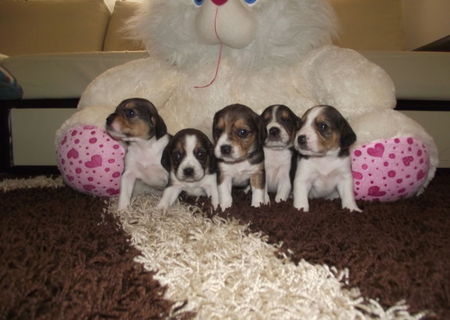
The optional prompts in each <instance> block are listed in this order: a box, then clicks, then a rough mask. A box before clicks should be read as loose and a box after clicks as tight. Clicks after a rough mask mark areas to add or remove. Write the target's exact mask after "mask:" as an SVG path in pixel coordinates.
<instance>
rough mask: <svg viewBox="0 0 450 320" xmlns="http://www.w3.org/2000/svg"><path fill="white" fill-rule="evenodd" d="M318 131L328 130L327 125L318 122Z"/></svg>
mask: <svg viewBox="0 0 450 320" xmlns="http://www.w3.org/2000/svg"><path fill="white" fill-rule="evenodd" d="M318 126H319V130H320V132H325V131H327V130H328V125H327V124H326V123H324V122H320V123H319V124H318Z"/></svg>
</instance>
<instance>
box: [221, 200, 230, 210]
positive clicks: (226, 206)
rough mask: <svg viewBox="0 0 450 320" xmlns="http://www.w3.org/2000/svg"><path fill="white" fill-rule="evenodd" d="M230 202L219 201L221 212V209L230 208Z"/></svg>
mask: <svg viewBox="0 0 450 320" xmlns="http://www.w3.org/2000/svg"><path fill="white" fill-rule="evenodd" d="M231 204H232V202H231V201H229V202H228V201H222V202H221V203H220V209H221V210H222V212H223V211H225V210H227V209H228V208H231Z"/></svg>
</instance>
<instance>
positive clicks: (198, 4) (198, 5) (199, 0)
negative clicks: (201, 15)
mask: <svg viewBox="0 0 450 320" xmlns="http://www.w3.org/2000/svg"><path fill="white" fill-rule="evenodd" d="M192 1H194V4H195V5H196V6H197V7H200V6H201V5H203V2H205V1H204V0H192Z"/></svg>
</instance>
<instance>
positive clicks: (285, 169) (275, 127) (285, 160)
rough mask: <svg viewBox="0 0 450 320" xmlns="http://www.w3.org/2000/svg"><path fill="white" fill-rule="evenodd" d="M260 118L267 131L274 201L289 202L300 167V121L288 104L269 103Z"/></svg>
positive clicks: (267, 161) (269, 185)
mask: <svg viewBox="0 0 450 320" xmlns="http://www.w3.org/2000/svg"><path fill="white" fill-rule="evenodd" d="M261 118H262V119H263V121H264V125H265V127H266V133H267V137H266V139H265V141H264V158H265V159H264V164H265V170H266V185H267V191H268V192H275V193H276V195H275V202H281V201H286V200H287V199H288V198H289V196H290V194H291V190H292V181H293V180H294V175H295V169H296V167H297V157H296V155H297V153H296V152H295V150H294V138H295V134H296V133H297V131H298V130H299V129H300V125H301V120H300V118H299V117H297V116H296V115H295V114H294V112H292V110H291V109H290V108H289V107H287V106H285V105H271V106H268V107H267V108H266V109H265V110H264V111H263V112H262V114H261ZM266 197H269V195H266Z"/></svg>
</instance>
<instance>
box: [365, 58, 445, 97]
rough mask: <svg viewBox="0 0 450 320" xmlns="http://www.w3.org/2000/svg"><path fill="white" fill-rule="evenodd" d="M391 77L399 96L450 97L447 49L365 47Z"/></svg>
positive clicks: (373, 59) (374, 60)
mask: <svg viewBox="0 0 450 320" xmlns="http://www.w3.org/2000/svg"><path fill="white" fill-rule="evenodd" d="M361 53H362V54H363V55H364V56H365V57H366V58H367V59H369V60H371V61H373V62H374V63H376V64H377V65H379V66H380V67H382V68H383V69H384V70H385V71H386V72H387V73H388V74H389V75H390V76H391V78H392V80H393V81H394V84H395V87H396V96H397V99H406V100H443V101H450V77H449V76H448V75H449V74H450V54H449V53H448V52H426V51H422V52H418V51H362V52H361Z"/></svg>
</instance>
